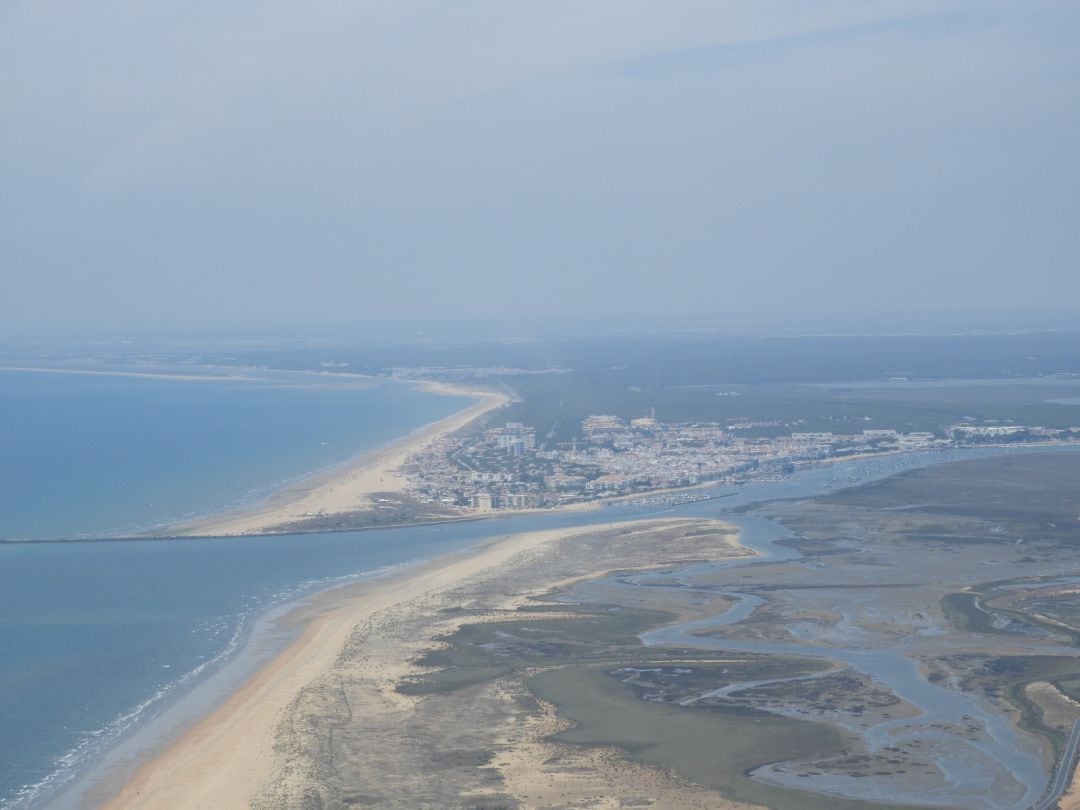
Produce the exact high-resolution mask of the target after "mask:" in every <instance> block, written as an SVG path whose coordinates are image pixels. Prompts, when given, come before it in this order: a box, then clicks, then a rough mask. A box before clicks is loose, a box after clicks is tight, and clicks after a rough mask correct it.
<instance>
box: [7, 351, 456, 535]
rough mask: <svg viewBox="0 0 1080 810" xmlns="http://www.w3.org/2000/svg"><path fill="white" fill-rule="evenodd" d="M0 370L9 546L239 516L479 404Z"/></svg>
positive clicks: (321, 382) (264, 378)
mask: <svg viewBox="0 0 1080 810" xmlns="http://www.w3.org/2000/svg"><path fill="white" fill-rule="evenodd" d="M252 376H253V377H254V379H250V380H234V379H225V378H222V379H213V380H202V379H197V380H192V379H158V378H150V377H122V376H100V375H87V374H61V373H48V372H30V371H25V372H24V371H17V372H13V371H6V372H5V371H0V539H13V538H14V539H29V538H35V539H36V538H47V539H55V538H72V537H88V536H91V537H100V536H102V535H119V534H130V533H132V532H135V531H137V530H139V529H145V528H147V527H151V526H156V525H161V524H167V523H170V522H174V521H177V520H180V519H183V518H189V517H193V516H196V515H201V514H205V513H207V512H210V511H214V510H219V509H222V508H225V507H229V506H233V505H237V504H239V503H243V502H245V501H250V500H254V499H257V498H258V497H260V496H262V495H266V494H267V493H269V492H270V491H271V490H272V489H274V488H275V487H278V486H280V485H282V484H283V483H285V482H288V481H290V480H293V479H295V478H297V477H299V476H302V475H304V474H305V473H309V472H310V471H312V470H316V469H318V468H322V467H326V466H328V465H332V464H334V463H335V462H340V461H342V460H344V459H346V458H348V457H350V456H353V455H355V454H357V453H359V452H362V451H363V450H367V449H371V448H373V447H376V446H378V445H380V444H384V443H385V442H387V441H390V440H392V439H394V438H397V437H399V436H402V435H404V434H407V433H409V432H410V431H412V430H414V429H416V428H419V427H420V426H422V425H424V424H426V423H429V422H432V421H434V420H436V419H441V418H443V417H446V416H449V415H450V414H451V413H453V412H455V411H457V410H460V409H461V408H463V407H465V406H467V405H468V404H469V400H467V399H465V398H461V397H446V396H436V395H433V394H428V393H422V392H420V391H417V390H416V389H415V388H414V387H413V386H410V385H408V384H405V383H401V382H393V381H381V382H373V381H368V380H363V379H350V378H344V377H328V376H324V375H295V374H294V375H287V374H268V373H259V372H252Z"/></svg>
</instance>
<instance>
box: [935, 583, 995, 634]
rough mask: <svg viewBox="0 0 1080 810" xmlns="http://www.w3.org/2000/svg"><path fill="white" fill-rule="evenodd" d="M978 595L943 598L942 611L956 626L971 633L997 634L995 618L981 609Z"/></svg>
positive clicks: (951, 594) (962, 594)
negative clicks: (993, 622)
mask: <svg viewBox="0 0 1080 810" xmlns="http://www.w3.org/2000/svg"><path fill="white" fill-rule="evenodd" d="M978 600H979V595H978V594H976V593H966V592H965V593H950V594H946V595H945V596H943V597H941V609H942V610H943V611H944V612H945V615H946V616H947V617H948V619H949V621H951V622H952V623H953V624H954V625H956V626H957V627H958V628H959V629H960V630H965V631H967V632H969V633H995V632H1000V631H998V630H997V629H996V628H995V627H994V626H993V624H992V623H991V621H992V619H993V616H991V615H990V614H989V613H987V612H986V611H985V610H983V609H982V608H981V607H979V604H978Z"/></svg>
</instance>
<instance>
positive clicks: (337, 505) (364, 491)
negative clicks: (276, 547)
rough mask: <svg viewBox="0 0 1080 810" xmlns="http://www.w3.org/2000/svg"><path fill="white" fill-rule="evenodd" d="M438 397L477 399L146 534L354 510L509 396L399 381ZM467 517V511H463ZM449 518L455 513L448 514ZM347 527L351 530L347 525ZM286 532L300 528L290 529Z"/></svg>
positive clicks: (249, 529)
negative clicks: (221, 508)
mask: <svg viewBox="0 0 1080 810" xmlns="http://www.w3.org/2000/svg"><path fill="white" fill-rule="evenodd" d="M404 382H408V383H409V384H411V385H413V386H415V387H416V388H417V390H420V391H424V392H427V393H431V394H436V395H438V396H453V397H469V398H479V399H480V402H477V403H475V404H472V405H468V406H466V407H464V408H462V409H461V410H460V411H456V412H455V413H453V414H451V415H450V416H448V417H445V418H444V419H440V420H437V421H435V422H430V423H428V424H427V425H423V426H421V427H419V428H417V429H416V430H414V431H412V432H411V433H409V434H406V435H405V436H402V437H399V438H397V439H394V440H392V441H390V442H388V443H386V444H384V445H382V446H380V447H376V448H372V449H370V450H365V451H364V452H362V453H360V454H358V455H356V456H353V457H352V458H349V459H346V460H345V461H342V462H340V463H338V464H335V465H333V466H332V467H328V468H325V469H323V470H318V471H315V472H313V473H312V474H310V476H308V477H306V478H305V479H303V480H302V481H299V482H296V483H293V484H291V485H286V486H285V487H284V488H282V489H280V490H278V491H276V492H274V493H272V494H270V495H269V496H267V497H266V498H264V499H262V500H260V501H258V502H256V503H254V504H251V505H248V506H242V507H239V508H237V509H234V510H230V511H227V512H223V513H218V514H214V515H207V516H205V517H200V518H196V519H194V520H190V521H183V522H181V523H176V524H172V525H170V526H167V527H164V528H162V529H161V530H160V531H157V532H154V533H153V534H150V535H147V536H146V537H147V538H148V537H159V538H165V537H167V538H170V539H172V538H175V539H182V538H187V537H235V536H240V535H263V534H275V533H280V531H278V529H279V527H281V526H283V525H287V524H292V523H297V522H299V521H303V520H308V519H312V518H327V517H332V516H334V515H341V514H347V513H349V512H353V511H357V510H359V509H362V508H364V507H365V506H367V505H369V504H370V497H371V496H372V495H373V494H375V493H381V492H388V493H398V492H401V491H402V490H404V489H405V487H406V485H407V483H408V482H407V480H406V478H405V477H404V476H403V475H402V474H401V472H400V470H401V468H402V467H403V466H404V465H405V463H406V462H407V461H408V459H409V458H410V457H412V456H413V455H415V454H416V453H417V452H419V451H420V450H422V449H423V448H424V447H426V446H428V445H429V444H431V443H432V442H435V441H437V440H438V439H440V438H442V437H443V436H445V435H447V434H449V433H453V432H455V431H457V430H460V429H462V428H464V427H466V426H467V425H469V424H470V423H471V422H473V421H474V420H476V419H479V418H480V417H482V416H484V415H486V414H488V413H490V412H491V411H494V410H496V409H498V408H501V407H502V406H503V405H505V404H506V403H508V402H509V401H510V398H509V397H508V396H507V395H506V394H502V393H498V392H494V391H488V390H483V389H475V388H465V387H459V386H453V385H448V384H446V383H436V382H430V381H426V380H409V381H404ZM460 517H461V519H468V518H470V517H472V516H471V515H462V516H460ZM448 520H449V521H454V520H455V518H449V519H448ZM350 531H353V530H352V529H350ZM288 533H289V534H299V533H304V532H302V531H299V532H298V531H293V530H290V531H289V532H288Z"/></svg>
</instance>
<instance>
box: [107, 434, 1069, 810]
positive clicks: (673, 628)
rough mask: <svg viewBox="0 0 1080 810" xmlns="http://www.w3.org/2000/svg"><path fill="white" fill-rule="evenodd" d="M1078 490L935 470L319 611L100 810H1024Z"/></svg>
mask: <svg viewBox="0 0 1080 810" xmlns="http://www.w3.org/2000/svg"><path fill="white" fill-rule="evenodd" d="M1078 489H1080V454H1067V453H1047V454H1040V455H1034V454H1031V455H1015V456H1004V457H996V458H987V459H981V460H978V461H965V462H957V463H951V464H943V465H939V466H937V467H932V468H926V469H922V470H918V471H915V472H911V473H905V474H901V475H898V476H895V477H893V478H891V479H887V480H885V481H882V482H878V483H874V484H869V485H865V486H863V487H860V488H855V489H850V490H846V491H840V492H836V493H832V494H828V495H824V496H823V497H820V498H814V499H811V500H803V501H784V502H772V503H765V504H761V505H759V506H758V507H756V508H755V509H754V513H753V514H752V515H749V516H746V515H740V516H734V515H733V516H731V520H732V521H734V522H735V523H737V524H738V525H739V526H741V527H742V532H741V534H740V533H736V531H735V530H734V528H733V525H732V524H728V523H724V522H720V521H718V520H713V519H708V518H702V517H686V518H672V519H668V520H652V521H639V522H632V523H623V524H608V525H606V526H597V527H593V528H582V529H576V530H569V531H560V532H548V533H540V534H535V535H519V536H515V537H511V538H508V539H506V540H502V541H498V542H496V543H492V544H490V545H489V546H488V547H486V548H485V549H482V550H481V551H480V552H478V553H476V554H474V555H472V556H465V555H459V557H457V558H450V559H448V560H444V561H440V562H437V563H435V564H433V565H429V566H426V567H424V568H423V569H421V570H420V571H418V572H413V573H406V574H403V575H400V576H399V577H398V578H397V579H392V580H388V581H386V582H384V583H382V584H381V585H379V586H378V587H375V586H365V587H366V588H368V589H369V590H365V589H364V588H360V589H359V590H358V591H355V592H351V593H350V594H346V595H345V596H337V597H327V598H328V599H329V600H330V601H329V602H327V603H326V604H321V605H316V606H315V607H314V608H313V612H312V613H311V615H310V616H308V617H307V618H306V619H304V621H306V622H308V623H309V624H308V625H307V629H306V630H305V634H304V639H302V641H301V643H299V645H298V646H295V647H294V648H291V652H289V653H287V654H286V656H284V657H283V660H282V661H281V662H279V663H276V664H275V667H276V669H274V667H271V668H270V674H269V675H265V674H264V675H263V681H260V682H257V683H255V684H253V685H252V686H251V687H249V688H248V695H247V696H246V697H245V696H244V695H241V696H240V699H239V701H240V702H239V703H237V705H236V706H233V707H232V708H231V709H230V707H229V706H226V707H225V709H223V710H222V711H221V712H218V713H216V715H214V716H212V717H211V718H209V719H208V721H207V723H206V724H204V725H206V726H207V729H208V730H207V729H204V730H203V731H202V732H200V730H199V729H198V728H197V729H195V731H194V732H193V736H190V738H189V739H188V740H187V741H186V742H185V741H183V740H182V741H180V743H178V744H177V746H175V747H174V749H173V750H172V751H170V752H166V754H165V755H164V757H163V758H162V759H161V760H160V761H159V762H157V763H152V764H151V765H150V766H148V767H147V768H146V769H144V771H143V772H141V774H140V776H139V777H138V778H137V779H136V781H135V782H133V783H132V785H130V786H129V787H128V788H127V789H126V791H125V794H124V795H122V797H121V800H120V801H119V802H118V803H117V805H116V806H121V807H140V808H142V807H154V806H160V807H170V808H173V807H196V806H211V805H212V806H215V807H248V806H253V807H255V808H258V809H259V810H263V809H266V810H269V808H352V807H395V808H397V807H400V808H531V807H552V808H627V807H651V808H691V809H692V808H725V807H773V808H793V809H797V810H803V809H804V808H807V809H809V810H814V809H815V808H820V809H821V810H825V808H859V807H874V808H887V807H910V806H922V807H926V806H932V807H957V808H965V810H967V809H969V808H970V809H974V808H985V809H986V810H997V808H1014V807H1027V806H1030V805H1032V804H1034V803H1035V802H1036V801H1037V800H1038V799H1039V798H1040V796H1041V795H1042V793H1043V791H1044V788H1045V787H1046V785H1047V783H1048V782H1049V780H1050V775H1051V773H1052V772H1053V771H1054V769H1055V768H1058V767H1060V762H1059V759H1060V757H1061V755H1062V753H1063V751H1064V749H1065V744H1066V741H1067V740H1068V738H1069V735H1070V732H1071V730H1072V729H1073V727H1074V724H1075V723H1076V721H1077V720H1078V719H1080V656H1078V652H1080V650H1078V649H1077V646H1076V643H1077V640H1078V638H1080V596H1078V594H1080V553H1078V552H1080V536H1078V533H1077V523H1078V522H1080V521H1078V520H1077V518H1078V514H1077V513H1080V509H1077V503H1076V499H1075V493H1076V492H1077V491H1078ZM698 508H699V510H700V509H704V508H706V507H698ZM784 527H787V529H788V530H790V531H789V532H788V533H787V534H785V531H784ZM740 541H743V542H740ZM747 545H750V546H752V547H753V550H751V548H748V547H747ZM245 700H246V701H247V703H245V702H244V701H245ZM230 711H231V713H230ZM251 718H255V721H252V719H251ZM252 722H255V725H254V726H253V725H252ZM255 726H257V728H255ZM255 732H258V733H259V734H262V735H270V734H271V732H272V737H271V738H270V739H272V745H270V744H269V743H267V744H264V745H261V746H258V747H249V745H246V744H245V742H244V741H245V740H250V739H253V737H252V736H251V735H252V734H253V733H255ZM200 757H201V759H200ZM208 757H209V759H208ZM200 761H201V762H203V764H202V765H201V766H199V768H200V769H210V772H211V773H216V774H218V775H219V777H220V778H219V779H218V780H217V781H216V782H215V781H214V780H208V779H207V778H206V777H205V770H199V772H198V774H197V777H198V778H197V779H195V781H188V782H185V776H184V774H185V772H186V770H185V769H187V770H190V767H191V764H192V763H196V764H197V763H198V762H200ZM1066 764H1067V765H1070V766H1071V764H1072V763H1071V762H1070V763H1066ZM187 778H188V779H193V778H194V777H187ZM185 784H188V785H189V786H198V788H199V789H198V790H190V791H188V790H186V789H181V790H180V792H179V793H177V786H178V785H179V786H183V785H185ZM207 784H209V785H210V786H211V787H210V788H206V785H207ZM208 791H209V792H208ZM1066 801H1067V802H1068V801H1072V800H1071V799H1067V800H1066ZM207 802H210V804H207ZM1069 806H1071V805H1069Z"/></svg>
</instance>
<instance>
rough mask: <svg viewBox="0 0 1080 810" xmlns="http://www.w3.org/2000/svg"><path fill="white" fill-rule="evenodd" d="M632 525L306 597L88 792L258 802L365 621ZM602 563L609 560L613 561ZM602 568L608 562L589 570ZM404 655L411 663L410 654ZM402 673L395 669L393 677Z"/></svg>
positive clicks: (538, 541) (167, 804)
mask: <svg viewBox="0 0 1080 810" xmlns="http://www.w3.org/2000/svg"><path fill="white" fill-rule="evenodd" d="M672 522H679V521H678V519H676V520H675V521H672V520H671V519H658V520H656V519H654V520H643V521H632V523H633V524H634V525H644V526H648V525H650V524H653V525H666V524H670V523H672ZM626 525H628V524H627V523H625V522H620V521H616V522H614V523H610V524H606V523H605V524H596V525H590V526H587V527H581V526H577V527H570V528H563V529H550V530H541V531H533V532H526V533H521V534H509V535H503V536H500V537H497V538H494V539H489V540H486V541H482V542H481V543H478V544H476V545H474V546H472V547H470V548H466V549H463V550H460V551H454V552H450V553H448V554H442V555H439V556H438V557H435V558H434V559H431V560H427V561H424V562H418V563H415V564H412V565H408V566H405V567H403V568H402V569H400V570H397V571H393V572H390V573H388V574H386V575H385V576H379V577H376V578H372V579H369V580H364V581H361V582H357V583H352V584H347V585H341V586H338V587H335V588H331V589H329V590H324V591H321V592H318V593H315V594H313V595H311V596H309V597H307V598H305V599H304V600H303V601H302V602H301V603H300V604H298V605H297V606H296V607H294V608H293V609H292V610H290V611H288V612H287V613H285V614H284V615H283V616H282V617H281V618H280V619H278V621H277V625H278V627H280V628H282V629H283V630H284V631H285V632H292V633H293V634H294V635H293V638H292V640H291V641H289V642H288V644H287V645H286V646H285V648H284V649H282V650H281V651H280V652H278V653H277V654H276V655H274V656H273V657H272V658H270V660H268V661H267V662H266V663H264V664H263V665H261V666H260V667H258V668H257V669H256V670H255V671H254V672H253V673H251V674H250V675H249V676H248V677H247V678H246V679H245V680H244V681H243V682H242V683H241V684H240V685H239V686H238V687H237V688H236V689H234V690H233V691H232V692H231V693H229V694H228V695H227V696H225V697H224V699H223V700H221V701H220V702H219V703H218V704H217V705H216V706H215V707H214V708H212V709H211V710H210V711H209V712H208V713H207V714H205V715H203V716H201V717H199V718H197V719H195V720H194V721H193V722H192V723H190V724H189V725H188V726H187V727H185V728H182V729H180V730H178V732H177V733H176V735H175V736H174V737H172V738H171V739H167V740H164V741H163V742H162V743H161V744H160V745H159V746H157V747H156V748H154V747H152V748H151V749H149V750H148V751H146V752H144V753H145V754H147V755H148V756H149V759H147V760H146V761H143V762H142V763H141V764H137V765H136V767H135V768H134V769H133V770H132V769H130V768H129V769H127V770H126V773H127V774H130V775H128V776H127V777H126V778H125V773H113V774H112V775H110V774H108V773H106V774H105V775H104V776H103V777H102V779H101V780H100V781H98V782H97V783H96V785H95V787H93V788H91V789H90V790H89V791H87V793H86V794H84V797H85V798H88V799H90V805H91V806H95V807H102V808H105V810H127V809H128V808H137V809H138V810H142V809H143V808H147V809H148V810H152V809H153V808H162V809H163V810H173V808H192V809H194V808H196V807H211V806H212V807H222V808H232V807H236V808H241V807H243V808H246V807H249V806H250V802H251V798H252V797H253V796H255V795H256V793H257V791H258V790H259V789H260V787H261V786H262V785H263V784H264V782H265V781H266V780H267V779H269V778H270V777H271V776H273V774H274V766H275V750H274V739H275V736H274V734H275V729H276V727H277V724H278V722H279V721H280V720H281V718H282V717H283V715H284V713H285V711H286V710H287V709H288V708H289V707H290V705H292V704H293V702H294V701H295V699H296V698H297V696H298V695H299V694H300V692H301V690H302V689H303V688H304V687H306V686H307V685H308V684H309V683H311V682H313V681H314V680H315V679H317V678H318V677H320V676H322V675H323V674H324V673H326V672H327V671H329V670H330V669H331V668H332V667H333V666H334V665H335V663H336V662H337V661H338V659H339V657H340V655H341V653H342V651H343V650H344V649H345V648H346V645H347V644H348V643H349V641H350V639H351V638H352V637H353V633H354V631H355V630H356V629H357V628H358V627H359V626H360V625H362V624H363V623H364V622H366V621H368V620H370V619H371V618H372V617H373V616H375V615H376V614H379V613H381V612H385V611H388V610H400V609H407V603H410V602H415V601H416V600H423V599H427V598H431V597H433V596H440V595H444V594H446V593H447V592H449V591H451V590H452V589H454V588H455V587H458V586H460V585H461V584H463V583H465V582H466V581H468V580H470V579H472V578H474V577H477V576H479V575H482V574H484V573H485V572H486V573H490V572H492V571H498V570H500V569H501V568H503V567H505V566H506V565H507V563H508V562H509V561H510V560H512V559H513V558H515V557H518V556H519V555H521V554H537V553H540V552H542V551H543V550H545V548H546V547H547V546H550V545H553V544H556V543H559V542H562V541H566V540H569V539H571V538H573V537H575V536H578V535H581V534H583V533H590V532H602V531H605V530H607V529H611V528H613V527H616V526H623V527H625V526H626ZM735 545H739V544H738V543H736V544H735ZM597 562H598V563H599V568H600V569H602V568H603V566H604V565H605V564H606V563H605V562H604V561H602V560H598V561H597ZM596 573H602V570H598V571H597V572H583V574H582V575H583V576H591V575H593V574H596ZM520 596H521V597H523V598H524V597H525V596H527V594H522V595H520ZM396 664H397V666H399V667H401V668H405V669H407V668H408V666H409V665H408V662H406V661H404V660H402V661H398V662H396ZM395 674H397V673H395V672H389V671H388V672H386V673H385V677H387V678H393V677H394V675H395ZM136 759H138V757H137V758H136ZM121 782H122V784H120V783H121Z"/></svg>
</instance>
